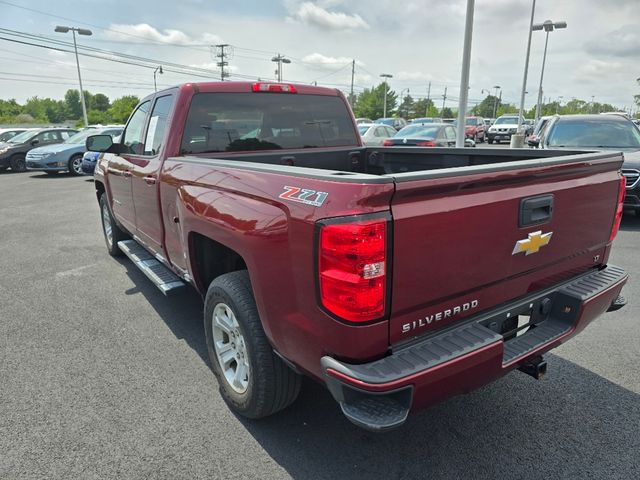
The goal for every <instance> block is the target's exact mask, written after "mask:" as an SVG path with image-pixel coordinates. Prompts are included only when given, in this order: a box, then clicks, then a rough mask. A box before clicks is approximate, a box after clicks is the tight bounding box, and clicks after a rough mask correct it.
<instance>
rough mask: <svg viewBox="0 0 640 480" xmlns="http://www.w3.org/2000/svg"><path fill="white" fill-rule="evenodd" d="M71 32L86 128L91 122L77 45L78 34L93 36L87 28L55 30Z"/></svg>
mask: <svg viewBox="0 0 640 480" xmlns="http://www.w3.org/2000/svg"><path fill="white" fill-rule="evenodd" d="M69 30H71V33H72V34H73V48H74V50H75V52H76V66H77V67H78V83H79V84H80V103H81V104H82V117H83V118H84V126H85V127H88V126H89V120H88V119H87V106H86V105H85V104H84V91H83V90H82V76H81V75H80V60H78V45H77V44H76V32H78V35H87V36H89V35H93V32H91V30H87V29H85V28H76V27H63V26H60V25H58V26H57V27H56V28H55V31H56V32H58V33H68V32H69Z"/></svg>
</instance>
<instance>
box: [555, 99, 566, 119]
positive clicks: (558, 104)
mask: <svg viewBox="0 0 640 480" xmlns="http://www.w3.org/2000/svg"><path fill="white" fill-rule="evenodd" d="M563 98H564V95H558V102H557V103H556V115H557V114H558V108H559V107H560V104H561V103H562V99H563Z"/></svg>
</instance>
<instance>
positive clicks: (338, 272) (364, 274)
mask: <svg viewBox="0 0 640 480" xmlns="http://www.w3.org/2000/svg"><path fill="white" fill-rule="evenodd" d="M386 248H387V222H386V220H381V219H376V220H362V221H358V222H354V223H339V224H327V225H322V226H321V228H320V237H319V244H318V255H319V258H318V274H319V282H320V299H321V302H322V306H323V307H324V308H325V309H327V310H328V311H329V312H331V313H333V314H334V315H336V316H337V317H340V318H341V319H344V320H348V321H351V322H369V321H372V320H377V319H379V318H381V317H382V316H383V315H384V312H385V301H386V299H385V297H386V283H387V258H386Z"/></svg>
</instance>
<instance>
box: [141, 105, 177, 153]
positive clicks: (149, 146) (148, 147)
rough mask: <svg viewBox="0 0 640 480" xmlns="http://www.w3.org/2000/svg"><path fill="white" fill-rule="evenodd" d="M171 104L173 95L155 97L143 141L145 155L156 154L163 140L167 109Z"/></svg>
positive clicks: (167, 115)
mask: <svg viewBox="0 0 640 480" xmlns="http://www.w3.org/2000/svg"><path fill="white" fill-rule="evenodd" d="M172 105H173V96H172V95H166V96H164V97H160V98H158V99H156V104H155V105H154V106H153V111H152V112H151V120H149V128H148V129H147V138H146V139H145V142H144V154H145V155H157V154H158V153H159V152H160V147H161V146H162V142H163V140H164V131H165V128H166V126H167V118H168V117H169V111H170V110H171V106H172Z"/></svg>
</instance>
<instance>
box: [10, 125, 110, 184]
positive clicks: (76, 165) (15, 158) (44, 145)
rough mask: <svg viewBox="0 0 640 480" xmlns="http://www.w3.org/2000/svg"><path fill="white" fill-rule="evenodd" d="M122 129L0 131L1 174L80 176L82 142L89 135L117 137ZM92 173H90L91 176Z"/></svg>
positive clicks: (21, 129) (83, 144)
mask: <svg viewBox="0 0 640 480" xmlns="http://www.w3.org/2000/svg"><path fill="white" fill-rule="evenodd" d="M122 130H123V126H121V125H111V126H107V127H102V128H96V127H88V128H84V129H82V131H80V132H78V131H77V130H75V129H71V128H17V129H4V130H0V139H1V143H0V170H6V169H7V168H10V169H11V170H12V171H14V172H24V171H26V170H35V171H43V172H46V173H47V174H51V175H53V174H57V173H58V172H70V173H71V174H73V175H82V174H83V173H84V172H83V170H82V157H83V154H84V153H85V151H86V147H85V140H86V138H87V137H88V136H90V135H96V134H104V135H111V136H112V137H116V136H118V135H120V134H121V133H122ZM91 173H93V172H91Z"/></svg>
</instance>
